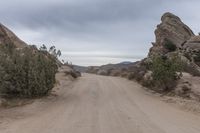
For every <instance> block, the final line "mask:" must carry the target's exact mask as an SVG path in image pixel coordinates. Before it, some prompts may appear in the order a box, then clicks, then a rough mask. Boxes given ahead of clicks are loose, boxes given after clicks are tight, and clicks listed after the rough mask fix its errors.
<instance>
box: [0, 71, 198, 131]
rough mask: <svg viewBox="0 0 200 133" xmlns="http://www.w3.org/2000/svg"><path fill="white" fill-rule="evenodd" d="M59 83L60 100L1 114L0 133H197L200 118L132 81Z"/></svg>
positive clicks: (89, 78)
mask: <svg viewBox="0 0 200 133" xmlns="http://www.w3.org/2000/svg"><path fill="white" fill-rule="evenodd" d="M60 80H61V81H60V84H61V87H60V90H59V91H58V92H57V93H58V96H56V97H50V98H47V99H41V100H39V101H36V102H34V103H33V104H31V105H26V106H24V107H17V108H10V109H4V110H1V111H0V114H1V117H2V118H0V133H200V116H198V115H195V114H192V113H191V112H185V111H183V110H181V109H179V108H176V107H174V106H172V105H170V104H168V103H165V102H163V101H161V100H159V98H158V97H155V96H153V95H151V94H149V93H147V92H146V91H145V90H144V89H142V88H141V86H140V85H138V84H137V83H135V82H132V81H128V80H126V79H122V78H115V77H104V76H97V75H89V74H84V75H83V76H82V77H81V78H80V79H78V81H75V82H73V83H70V84H67V83H66V82H65V81H64V79H60ZM3 115H7V117H8V118H5V117H3Z"/></svg>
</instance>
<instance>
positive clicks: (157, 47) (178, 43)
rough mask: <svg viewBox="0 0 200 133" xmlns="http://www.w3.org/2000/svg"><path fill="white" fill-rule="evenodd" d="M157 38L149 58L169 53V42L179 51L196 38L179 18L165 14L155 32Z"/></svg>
mask: <svg viewBox="0 0 200 133" xmlns="http://www.w3.org/2000/svg"><path fill="white" fill-rule="evenodd" d="M155 36H156V42H155V43H152V44H153V47H152V48H151V49H150V52H149V56H153V55H157V54H166V53H167V52H169V50H168V49H166V47H165V45H166V44H167V43H169V42H170V43H171V44H173V45H175V47H176V48H177V49H178V48H181V47H182V44H184V43H185V42H186V41H187V40H189V39H190V38H191V37H192V36H194V33H193V32H192V30H191V29H190V28H189V27H188V26H187V25H185V24H184V23H183V22H182V21H181V19H180V18H179V17H177V16H175V15H174V14H172V13H165V14H164V15H163V16H162V18H161V23H160V24H159V25H158V26H157V29H156V30H155Z"/></svg>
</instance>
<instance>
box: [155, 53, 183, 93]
mask: <svg viewBox="0 0 200 133" xmlns="http://www.w3.org/2000/svg"><path fill="white" fill-rule="evenodd" d="M151 70H152V78H153V83H154V85H155V89H157V90H160V91H168V90H172V89H173V88H174V87H175V86H176V81H177V80H178V79H179V77H180V75H179V74H178V73H177V72H180V73H181V72H182V64H181V61H180V59H179V58H178V56H174V57H172V58H170V59H169V58H167V57H164V56H157V57H154V58H153V60H152V65H151Z"/></svg>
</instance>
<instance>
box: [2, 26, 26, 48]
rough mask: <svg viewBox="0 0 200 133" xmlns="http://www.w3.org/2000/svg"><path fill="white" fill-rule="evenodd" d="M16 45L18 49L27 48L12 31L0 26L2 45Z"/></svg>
mask: <svg viewBox="0 0 200 133" xmlns="http://www.w3.org/2000/svg"><path fill="white" fill-rule="evenodd" d="M11 43H12V44H14V45H15V46H16V47H17V48H24V47H26V46H27V44H26V43H25V42H23V41H22V40H20V39H19V38H18V37H17V36H16V35H15V34H14V33H13V32H12V31H10V30H9V29H8V28H6V27H5V26H4V25H2V24H0V44H11Z"/></svg>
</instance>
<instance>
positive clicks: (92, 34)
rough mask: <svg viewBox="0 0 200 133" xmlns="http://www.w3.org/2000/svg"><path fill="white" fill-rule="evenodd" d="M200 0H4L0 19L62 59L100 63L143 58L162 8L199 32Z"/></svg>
mask: <svg viewBox="0 0 200 133" xmlns="http://www.w3.org/2000/svg"><path fill="white" fill-rule="evenodd" d="M199 7H200V1H199V0H5V1H1V8H0V22H1V23H2V24H4V25H5V26H7V27H8V28H10V29H11V30H12V31H14V32H15V33H16V34H17V35H18V36H19V37H20V38H21V39H22V40H24V41H25V42H27V43H28V44H36V45H38V46H40V45H42V44H43V43H44V44H46V45H47V46H51V45H55V46H56V47H57V48H58V49H61V51H62V54H63V55H62V58H63V59H65V60H66V61H72V62H73V63H74V64H79V65H85V66H87V65H101V64H107V63H117V62H121V61H136V60H140V59H142V58H144V57H145V56H146V55H147V53H148V49H149V48H150V47H151V42H153V41H154V40H155V37H154V30H155V28H156V25H157V24H159V23H160V17H161V15H162V14H163V13H164V12H172V13H174V14H176V15H178V16H179V17H180V18H181V19H182V21H183V22H184V23H186V24H187V25H188V26H189V27H191V28H192V30H193V31H194V32H195V33H198V32H199V31H200V14H199V11H200V9H199Z"/></svg>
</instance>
